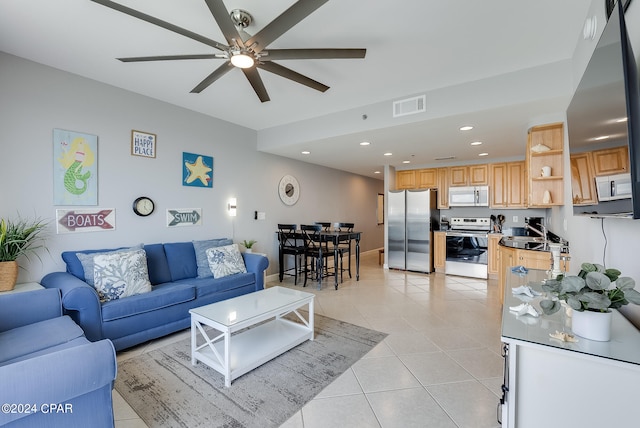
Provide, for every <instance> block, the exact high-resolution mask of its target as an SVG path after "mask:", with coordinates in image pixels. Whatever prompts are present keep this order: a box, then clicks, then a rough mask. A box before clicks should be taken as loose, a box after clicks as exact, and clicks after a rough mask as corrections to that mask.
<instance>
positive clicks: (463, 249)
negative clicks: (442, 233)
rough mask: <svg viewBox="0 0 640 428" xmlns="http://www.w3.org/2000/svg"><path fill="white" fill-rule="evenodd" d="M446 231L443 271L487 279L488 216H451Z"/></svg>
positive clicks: (489, 221) (489, 224)
mask: <svg viewBox="0 0 640 428" xmlns="http://www.w3.org/2000/svg"><path fill="white" fill-rule="evenodd" d="M450 228H451V229H450V230H449V231H447V258H446V263H445V273H447V274H449V275H459V276H469V277H472V278H482V279H487V276H488V275H487V262H488V255H489V250H488V248H487V247H488V241H489V239H488V235H489V231H490V230H491V220H490V219H489V218H488V217H469V218H467V217H453V218H452V219H451V222H450Z"/></svg>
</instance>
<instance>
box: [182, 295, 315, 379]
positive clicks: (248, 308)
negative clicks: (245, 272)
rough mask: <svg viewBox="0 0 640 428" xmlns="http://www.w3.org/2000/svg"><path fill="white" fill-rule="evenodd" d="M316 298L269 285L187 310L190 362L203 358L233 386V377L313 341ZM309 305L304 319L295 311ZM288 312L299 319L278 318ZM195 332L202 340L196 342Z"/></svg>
mask: <svg viewBox="0 0 640 428" xmlns="http://www.w3.org/2000/svg"><path fill="white" fill-rule="evenodd" d="M314 297H315V296H314V295H313V294H311V293H306V292H303V291H298V290H292V289H290V288H284V287H271V288H268V289H265V290H260V291H256V292H254V293H249V294H245V295H243V296H238V297H234V298H231V299H228V300H223V301H221V302H217V303H212V304H210V305H206V306H202V307H199V308H194V309H191V310H189V313H191V364H193V365H195V364H197V362H198V361H202V362H203V363H205V364H206V365H208V366H209V367H211V368H213V369H214V370H215V371H217V372H219V373H222V374H223V375H224V384H225V386H227V387H229V386H231V381H232V380H233V379H236V378H238V377H240V376H242V375H243V374H245V373H247V372H249V371H251V370H253V369H255V368H256V367H258V366H260V365H262V364H264V363H266V362H267V361H269V360H271V359H273V358H275V357H277V356H278V355H280V354H282V353H284V352H286V351H288V350H289V349H291V348H293V347H295V346H297V345H299V344H300V343H302V342H304V341H306V340H313V298H314ZM307 305H308V310H309V315H308V316H307V318H305V317H304V316H303V315H302V314H300V312H299V311H298V310H299V309H301V308H303V307H305V306H307ZM290 313H293V314H295V315H296V316H297V317H298V319H299V320H300V321H301V323H299V322H294V321H291V320H287V319H284V318H282V317H283V316H285V315H287V314H290ZM205 326H208V327H211V329H206V328H205ZM240 330H242V331H240ZM238 331H240V332H238ZM234 332H238V333H236V334H233V333H234ZM198 333H199V335H200V337H201V339H204V343H201V344H198ZM200 341H202V340H200Z"/></svg>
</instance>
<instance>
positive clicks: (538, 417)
mask: <svg viewBox="0 0 640 428" xmlns="http://www.w3.org/2000/svg"><path fill="white" fill-rule="evenodd" d="M546 278H547V272H546V271H543V270H535V269H529V270H528V273H527V274H524V275H518V274H515V273H512V272H511V269H510V268H509V269H508V271H507V272H505V279H506V283H505V285H506V287H505V292H504V305H503V312H502V334H501V339H502V342H503V350H502V351H503V356H504V365H505V369H504V383H503V388H502V390H503V398H502V400H501V401H500V404H499V405H498V417H499V418H500V417H501V420H502V425H503V426H506V427H518V428H528V427H541V426H546V427H581V428H587V427H603V426H607V427H626V426H637V425H638V423H639V418H638V416H637V415H636V412H635V409H636V408H637V406H638V398H637V395H638V389H639V388H640V332H639V331H638V330H637V329H636V328H635V327H634V326H633V325H632V324H631V323H630V322H629V321H627V319H626V318H625V317H623V316H622V315H621V314H620V313H619V312H618V311H614V313H613V320H612V330H611V340H610V341H609V342H596V341H592V340H588V339H584V338H582V337H580V336H576V339H578V341H577V342H576V343H571V342H563V341H560V340H558V339H554V338H552V337H551V336H550V334H552V333H556V331H560V332H562V331H563V327H564V331H565V332H569V333H570V332H571V331H570V325H571V322H570V321H571V317H570V316H567V314H566V312H565V311H562V310H561V311H560V312H557V313H555V314H553V315H550V316H547V315H540V316H539V317H533V316H531V315H516V313H515V312H514V311H511V310H510V308H513V307H516V306H518V305H520V304H522V303H523V302H525V301H526V302H528V303H530V304H531V305H532V306H533V307H534V308H536V309H537V310H538V312H539V313H542V310H541V309H540V305H539V301H540V300H541V299H542V296H540V297H535V298H530V297H528V296H525V295H520V294H518V295H514V294H513V291H512V289H513V288H516V287H519V286H522V285H530V286H531V287H532V288H533V289H534V290H536V291H542V288H541V281H542V280H544V279H546Z"/></svg>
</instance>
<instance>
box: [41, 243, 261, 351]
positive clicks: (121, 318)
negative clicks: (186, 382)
mask: <svg viewBox="0 0 640 428" xmlns="http://www.w3.org/2000/svg"><path fill="white" fill-rule="evenodd" d="M228 241H229V240H208V241H193V242H176V243H166V244H150V245H144V246H143V248H144V250H145V252H146V260H147V268H148V273H149V280H150V282H151V284H152V290H151V291H150V292H147V293H143V294H138V295H134V296H129V297H125V298H121V299H116V300H111V301H107V302H100V300H99V298H98V294H97V292H96V290H95V289H94V288H93V287H92V286H91V285H89V284H87V282H86V281H85V273H84V269H83V265H82V263H81V262H80V260H79V258H78V256H77V253H84V254H91V253H97V252H105V251H110V250H83V251H66V252H64V253H62V258H63V260H64V261H65V262H66V267H67V270H66V272H54V273H50V274H48V275H46V276H45V277H44V278H43V279H42V281H41V284H42V285H43V286H44V287H46V288H57V289H60V291H61V293H62V305H63V307H64V311H65V313H66V314H68V315H69V316H71V318H72V319H73V320H74V321H75V322H76V323H78V325H80V327H82V329H83V330H84V332H85V335H86V337H87V338H88V339H89V340H91V341H97V340H101V339H111V341H112V342H113V344H114V346H115V348H116V350H121V349H125V348H129V347H131V346H134V345H137V344H139V343H143V342H146V341H148V340H151V339H155V338H158V337H162V336H165V335H167V334H169V333H173V332H176V331H179V330H184V329H185V328H188V327H189V326H190V325H191V318H190V314H189V309H191V308H195V307H199V306H203V305H208V304H210V303H214V302H218V301H221V300H225V299H229V298H232V297H236V296H240V295H243V294H247V293H251V292H253V291H258V290H261V289H263V288H264V271H265V270H266V269H267V267H268V266H269V260H268V259H267V258H266V257H264V256H262V255H259V254H246V253H243V254H242V256H243V259H244V263H245V266H246V270H247V273H237V274H234V275H230V276H226V277H222V278H214V277H213V276H212V274H211V271H210V270H208V269H209V268H208V265H207V261H206V256H205V255H204V250H205V248H206V247H207V246H208V245H212V246H221V245H226V244H228ZM203 257H204V259H203ZM204 270H208V272H206V274H205V272H204Z"/></svg>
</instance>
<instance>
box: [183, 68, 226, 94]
mask: <svg viewBox="0 0 640 428" xmlns="http://www.w3.org/2000/svg"><path fill="white" fill-rule="evenodd" d="M234 68H235V67H234V66H232V65H231V62H230V61H227V62H225V63H224V64H222V65H221V66H220V67H218V68H216V69H215V70H214V71H213V73H211V74H210V75H208V76H207V77H205V79H204V80H203V81H202V82H200V83H199V84H198V86H196V87H195V88H193V89H192V90H191V93H192V94H199V93H200V92H202V91H204V90H205V89H206V88H208V87H209V85H211V84H212V83H213V82H215V81H216V80H218V79H219V78H221V77H222V76H224V75H225V74H227V73H228V72H229V71H231V70H233V69H234Z"/></svg>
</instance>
